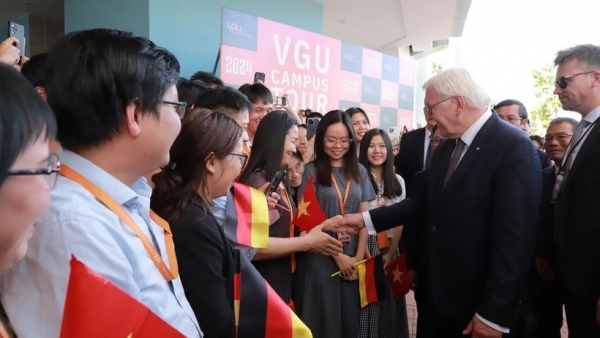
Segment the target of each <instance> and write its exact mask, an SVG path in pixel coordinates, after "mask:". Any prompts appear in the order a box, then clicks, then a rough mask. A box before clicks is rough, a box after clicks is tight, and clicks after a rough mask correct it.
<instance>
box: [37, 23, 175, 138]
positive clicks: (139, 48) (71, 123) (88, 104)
mask: <svg viewBox="0 0 600 338" xmlns="http://www.w3.org/2000/svg"><path fill="white" fill-rule="evenodd" d="M48 74H49V75H48V78H47V80H48V81H47V85H46V92H47V93H48V94H47V95H48V103H49V104H50V107H52V109H53V110H54V113H55V114H56V120H57V124H58V140H59V141H60V143H61V145H62V146H63V147H64V148H66V149H75V148H78V149H87V148H91V147H95V146H98V145H101V144H103V143H104V142H107V141H110V140H111V139H112V138H113V137H114V136H115V135H116V134H118V132H119V130H120V128H121V126H122V124H123V123H124V121H125V109H126V107H127V105H129V104H131V103H134V102H135V103H138V104H139V106H140V109H141V110H142V112H143V113H144V114H151V115H153V116H154V117H156V118H158V117H159V113H158V107H159V105H160V104H161V103H162V97H163V95H164V94H165V92H166V91H167V90H168V89H169V88H170V87H171V86H173V85H175V83H176V82H177V79H178V78H179V62H178V61H177V58H175V56H174V55H173V54H171V53H170V52H169V51H167V50H166V49H164V48H161V47H158V46H156V45H155V44H154V43H153V42H152V41H150V40H148V39H147V38H144V37H139V36H134V35H133V34H131V33H128V32H123V31H119V30H114V29H92V30H85V31H75V32H72V33H69V34H67V35H66V36H65V37H63V38H62V39H61V40H60V41H59V42H58V44H57V45H56V46H55V47H54V49H53V50H52V52H51V53H50V65H49V73H48Z"/></svg>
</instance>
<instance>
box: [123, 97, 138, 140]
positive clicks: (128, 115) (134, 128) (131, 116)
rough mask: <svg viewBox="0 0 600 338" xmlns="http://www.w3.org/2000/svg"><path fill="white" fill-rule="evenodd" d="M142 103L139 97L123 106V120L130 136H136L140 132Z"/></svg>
mask: <svg viewBox="0 0 600 338" xmlns="http://www.w3.org/2000/svg"><path fill="white" fill-rule="evenodd" d="M141 121H142V105H141V102H140V100H139V99H134V100H131V101H130V102H129V103H128V104H127V106H126V107H125V122H126V127H127V131H128V132H129V134H130V135H131V136H132V137H137V136H139V135H140V133H141V132H142V128H141V126H140V122H141Z"/></svg>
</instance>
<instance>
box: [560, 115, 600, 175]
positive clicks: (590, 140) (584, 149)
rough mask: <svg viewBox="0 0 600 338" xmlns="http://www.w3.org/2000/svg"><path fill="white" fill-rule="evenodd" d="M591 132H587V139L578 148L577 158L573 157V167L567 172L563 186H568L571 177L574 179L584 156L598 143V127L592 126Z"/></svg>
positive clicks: (599, 128) (599, 131)
mask: <svg viewBox="0 0 600 338" xmlns="http://www.w3.org/2000/svg"><path fill="white" fill-rule="evenodd" d="M591 128H592V130H590V131H589V133H588V136H587V138H586V139H585V141H584V142H583V144H582V145H581V147H580V148H579V152H578V153H577V157H575V161H574V162H573V167H572V168H571V170H569V175H567V180H566V182H565V186H567V185H568V184H569V182H570V181H571V177H574V174H575V172H576V171H577V169H579V167H581V162H583V160H584V158H585V155H587V153H588V152H589V151H590V148H591V147H592V145H594V144H595V143H596V142H597V141H598V137H599V136H600V127H598V123H596V124H594V125H593V126H592V127H591Z"/></svg>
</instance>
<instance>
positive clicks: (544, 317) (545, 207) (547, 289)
mask: <svg viewBox="0 0 600 338" xmlns="http://www.w3.org/2000/svg"><path fill="white" fill-rule="evenodd" d="M576 127H577V121H575V120H574V119H572V118H568V117H559V118H556V119H554V120H552V121H550V124H549V125H548V129H547V131H546V137H545V142H544V147H545V148H546V152H547V153H548V156H549V157H550V159H552V161H554V166H552V167H550V168H546V169H544V171H543V172H542V176H543V192H542V206H541V208H540V220H539V223H538V224H539V225H538V239H537V245H536V254H535V269H536V292H535V310H536V311H535V313H536V321H537V323H538V325H537V337H548V338H560V336H561V332H560V330H561V327H562V325H563V310H562V307H563V303H564V291H563V286H562V282H561V277H560V274H559V271H560V270H559V268H558V257H557V252H556V242H555V237H554V203H553V202H552V190H553V189H554V183H555V182H556V175H557V174H558V171H559V170H560V167H561V164H562V160H563V157H564V155H565V151H566V150H567V147H568V146H569V142H571V138H572V136H573V133H574V131H575V128H576Z"/></svg>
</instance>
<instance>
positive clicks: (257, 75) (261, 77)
mask: <svg viewBox="0 0 600 338" xmlns="http://www.w3.org/2000/svg"><path fill="white" fill-rule="evenodd" d="M265 79H266V76H265V73H260V72H256V73H254V83H258V82H260V83H262V84H264V83H265Z"/></svg>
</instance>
